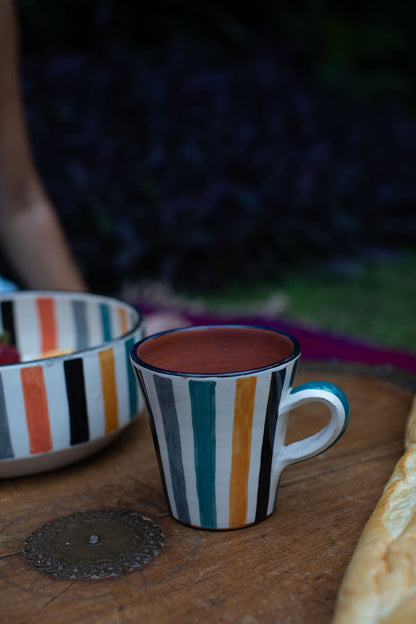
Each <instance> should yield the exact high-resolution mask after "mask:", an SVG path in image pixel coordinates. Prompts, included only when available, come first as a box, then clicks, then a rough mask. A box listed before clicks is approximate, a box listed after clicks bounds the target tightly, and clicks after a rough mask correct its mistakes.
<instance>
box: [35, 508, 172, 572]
mask: <svg viewBox="0 0 416 624" xmlns="http://www.w3.org/2000/svg"><path fill="white" fill-rule="evenodd" d="M162 548H163V534H162V531H161V529H160V528H159V527H158V526H156V525H155V524H154V523H153V522H152V521H151V520H149V519H148V518H144V517H143V516H141V515H140V514H138V513H137V512H136V511H130V510H128V511H118V510H112V509H102V510H100V511H86V512H83V513H73V514H71V515H70V516H66V517H64V518H59V519H57V520H54V521H52V522H47V523H46V524H44V525H43V526H42V527H41V528H40V529H37V530H36V531H34V532H33V533H32V534H31V535H30V536H29V537H28V538H27V539H26V541H25V543H24V547H23V552H24V555H25V557H26V559H27V560H28V561H30V563H31V564H32V565H33V566H35V567H36V568H41V569H42V570H43V572H46V573H48V574H55V575H56V576H58V577H60V578H77V579H85V578H91V577H95V578H102V577H105V576H110V575H120V574H124V573H125V572H128V571H129V570H137V569H138V568H141V567H143V565H145V564H146V563H148V562H149V561H151V560H152V559H154V557H155V556H156V555H158V553H159V552H160V551H161V550H162Z"/></svg>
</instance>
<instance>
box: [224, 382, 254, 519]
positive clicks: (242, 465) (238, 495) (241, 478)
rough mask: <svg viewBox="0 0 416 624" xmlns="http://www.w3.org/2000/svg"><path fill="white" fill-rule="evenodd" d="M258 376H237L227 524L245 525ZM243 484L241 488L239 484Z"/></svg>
mask: <svg viewBox="0 0 416 624" xmlns="http://www.w3.org/2000/svg"><path fill="white" fill-rule="evenodd" d="M256 383H257V377H241V378H239V379H237V385H236V391H235V405H234V425H233V447H232V462H231V476H230V525H231V526H244V524H245V523H246V517H247V504H248V474H249V469H250V450H251V429H252V424H253V411H254V396H255V392H256ZM243 484H244V488H242V485H243Z"/></svg>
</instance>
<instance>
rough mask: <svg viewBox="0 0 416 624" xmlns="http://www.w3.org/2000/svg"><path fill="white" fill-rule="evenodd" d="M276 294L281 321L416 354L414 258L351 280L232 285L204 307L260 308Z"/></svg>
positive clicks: (310, 278)
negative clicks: (283, 301)
mask: <svg viewBox="0 0 416 624" xmlns="http://www.w3.org/2000/svg"><path fill="white" fill-rule="evenodd" d="M276 292H281V293H282V294H283V295H284V297H286V298H287V303H286V307H285V309H284V311H283V312H282V316H283V317H285V318H288V319H291V320H294V321H302V322H305V323H309V324H312V325H315V326H319V327H321V328H323V329H328V330H333V331H336V332H341V333H344V334H348V335H354V336H357V337H363V338H367V339H370V340H374V341H376V342H378V343H380V344H382V345H386V346H396V347H404V348H407V349H411V350H416V254H413V253H411V254H408V255H405V256H403V257H400V259H395V260H392V261H389V262H387V261H385V262H380V263H373V264H368V265H365V266H363V267H361V268H360V270H359V271H358V272H357V274H355V275H353V276H350V277H345V276H343V277H339V276H336V275H333V274H331V275H324V274H307V273H302V272H296V273H293V274H292V275H291V276H290V277H288V278H286V279H285V280H284V281H283V282H282V283H280V284H270V283H267V284H258V285H257V286H255V287H247V288H244V287H242V286H241V285H236V286H233V287H230V288H229V289H228V290H227V292H226V293H221V294H218V295H216V296H215V297H214V296H211V297H207V298H206V303H207V306H208V308H210V309H215V308H216V309H218V308H219V307H224V306H233V307H234V308H235V307H237V306H241V308H244V307H248V306H250V307H252V306H253V304H256V303H257V304H258V305H259V309H261V306H262V305H263V304H264V302H266V301H267V299H269V298H270V297H271V296H272V295H273V293H276Z"/></svg>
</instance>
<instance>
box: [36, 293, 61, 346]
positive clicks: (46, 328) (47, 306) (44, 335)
mask: <svg viewBox="0 0 416 624" xmlns="http://www.w3.org/2000/svg"><path fill="white" fill-rule="evenodd" d="M36 306H37V310H38V316H39V326H40V349H41V352H42V353H44V352H45V351H53V350H55V349H57V348H58V344H57V334H58V332H57V326H56V316H55V303H54V300H53V299H52V298H51V297H39V298H38V299H36Z"/></svg>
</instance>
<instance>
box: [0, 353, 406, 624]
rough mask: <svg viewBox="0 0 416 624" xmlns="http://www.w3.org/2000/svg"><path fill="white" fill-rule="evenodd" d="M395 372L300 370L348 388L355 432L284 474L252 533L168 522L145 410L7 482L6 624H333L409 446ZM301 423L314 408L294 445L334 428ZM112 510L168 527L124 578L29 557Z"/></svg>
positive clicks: (296, 416) (317, 415)
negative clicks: (363, 539)
mask: <svg viewBox="0 0 416 624" xmlns="http://www.w3.org/2000/svg"><path fill="white" fill-rule="evenodd" d="M319 369H321V370H319ZM390 374H391V372H390V371H387V375H386V376H384V377H381V376H379V375H378V374H377V373H376V374H375V373H374V371H370V370H369V369H360V370H358V371H357V370H356V369H353V370H341V371H340V370H339V367H337V365H336V364H332V365H326V366H325V367H323V365H322V366H321V365H318V367H317V366H312V367H310V366H308V365H304V366H303V369H302V370H301V372H300V373H299V375H298V379H297V383H301V382H304V381H308V380H311V379H319V378H323V379H326V380H328V381H332V382H334V383H336V384H338V385H339V386H340V387H342V388H343V390H344V391H345V392H346V394H347V396H348V397H349V400H350V404H351V422H350V426H349V428H348V430H347V432H346V433H345V435H344V437H343V438H342V439H341V441H340V442H338V443H337V444H336V445H335V446H334V447H332V448H331V449H330V450H329V451H327V452H326V453H325V454H323V455H321V456H320V457H317V458H315V459H312V460H309V461H307V462H304V463H300V464H297V465H295V466H292V467H290V468H288V469H287V470H286V471H285V472H284V475H283V477H282V481H281V485H280V490H279V499H278V505H277V510H276V512H275V513H274V515H273V516H271V517H270V518H269V519H268V520H266V521H265V522H263V523H261V524H260V525H258V526H254V527H251V528H247V529H242V530H238V531H230V532H207V531H199V530H194V529H191V528H187V527H185V526H182V525H181V524H179V523H177V522H175V521H174V520H172V519H171V518H170V516H169V515H168V513H167V509H166V505H165V501H164V498H163V494H162V489H161V484H160V480H159V474H158V470H157V465H156V460H155V455H154V452H153V446H152V442H151V438H150V433H149V428H148V423H147V418H146V416H145V415H144V414H143V415H141V416H140V417H139V419H138V420H137V422H136V423H135V424H133V425H132V426H131V427H130V428H129V429H128V430H126V431H125V432H124V433H123V434H122V435H121V436H120V437H119V438H118V440H117V441H116V442H115V443H113V444H112V445H111V446H110V447H108V448H107V449H106V450H104V451H102V452H100V453H99V454H97V455H95V456H94V457H92V458H90V459H88V460H86V461H83V462H81V463H79V464H77V465H74V466H72V467H68V468H64V469H60V470H57V471H54V472H51V473H47V474H43V475H36V476H32V477H25V478H16V479H9V480H5V481H3V482H1V483H0V622H5V623H9V622H10V623H22V624H23V623H25V624H27V623H31V622H40V623H42V624H49V623H50V624H57V623H59V622H71V623H77V622H88V623H89V624H94V623H95V622H101V623H103V624H116V623H117V624H118V623H123V624H129V623H130V622H132V623H133V622H135V623H138V622H143V623H145V624H152V623H157V624H167V623H169V624H170V623H173V624H174V623H178V624H179V623H181V624H197V623H198V624H200V623H204V622H232V623H241V624H257V623H259V624H272V623H273V624H276V623H279V622H282V623H283V622H284V623H285V624H301V623H308V624H309V623H311V622H313V623H314V624H321V623H322V624H323V623H328V622H330V621H331V617H332V612H333V607H334V602H335V599H336V595H337V592H338V588H339V584H340V582H341V579H342V576H343V574H344V571H345V568H346V566H347V564H348V561H349V559H350V557H351V554H352V552H353V550H354V548H355V545H356V542H357V540H358V537H359V535H360V533H361V530H362V528H363V526H364V524H365V522H366V520H367V519H368V517H369V515H370V513H371V511H372V509H373V508H374V506H375V504H376V502H377V500H378V498H379V496H380V494H381V491H382V489H383V486H384V484H385V482H386V481H387V479H388V478H389V476H390V474H391V471H392V469H393V467H394V464H395V462H396V460H397V459H398V458H399V456H400V455H401V453H402V449H403V433H404V426H405V421H406V418H407V415H408V413H409V409H410V405H411V401H412V398H413V392H414V390H415V388H413V387H412V383H413V380H412V379H411V380H410V385H408V386H404V385H403V384H402V383H401V377H400V375H399V376H398V379H399V383H398V381H397V380H394V379H392V378H389V377H390ZM386 377H387V378H386ZM406 381H408V380H406ZM415 385H416V384H415ZM304 416H305V408H298V409H297V410H295V411H294V412H293V413H292V424H291V426H290V430H289V437H290V441H292V440H293V439H295V438H296V436H297V435H298V436H304V435H305V434H306V433H312V432H313V430H315V429H316V428H317V427H318V426H321V425H322V423H323V422H324V420H325V419H326V418H327V414H326V412H325V408H322V407H321V406H319V405H315V404H313V405H312V406H310V407H309V408H308V414H307V420H306V419H305V418H304ZM108 507H110V508H117V509H134V510H137V511H139V512H140V513H142V514H143V515H145V516H148V517H150V518H152V520H153V521H154V522H155V523H156V524H158V525H159V526H160V527H161V529H162V530H163V532H164V535H165V546H164V548H163V550H162V551H161V553H160V554H159V555H158V556H157V558H156V559H155V560H154V561H153V562H151V563H150V564H148V565H147V566H145V567H144V568H142V569H141V570H138V571H132V572H129V573H127V574H124V575H122V576H119V577H114V578H104V579H90V580H60V579H58V578H56V577H54V576H50V575H48V574H45V573H44V572H42V571H39V570H37V569H36V568H34V567H32V565H31V564H30V563H29V562H27V561H26V559H25V558H24V556H23V554H22V545H23V542H24V540H25V538H26V537H27V536H28V535H29V534H31V532H32V531H33V530H35V529H37V528H39V527H40V526H42V525H43V524H44V523H45V522H47V521H50V520H53V519H54V518H57V517H62V516H66V515H69V514H71V513H72V512H74V511H86V510H91V509H92V510H94V509H95V510H97V509H101V508H108Z"/></svg>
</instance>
